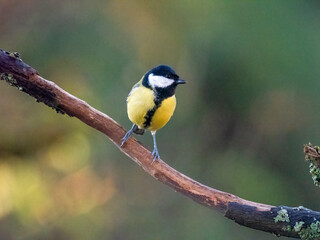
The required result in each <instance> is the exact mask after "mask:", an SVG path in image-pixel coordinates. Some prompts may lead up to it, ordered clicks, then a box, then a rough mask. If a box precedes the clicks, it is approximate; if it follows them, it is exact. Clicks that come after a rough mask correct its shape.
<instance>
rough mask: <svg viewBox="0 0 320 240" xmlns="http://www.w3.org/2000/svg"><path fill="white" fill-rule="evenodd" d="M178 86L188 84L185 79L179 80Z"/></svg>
mask: <svg viewBox="0 0 320 240" xmlns="http://www.w3.org/2000/svg"><path fill="white" fill-rule="evenodd" d="M176 83H177V84H185V83H187V82H186V81H185V80H183V79H179V80H178V81H176Z"/></svg>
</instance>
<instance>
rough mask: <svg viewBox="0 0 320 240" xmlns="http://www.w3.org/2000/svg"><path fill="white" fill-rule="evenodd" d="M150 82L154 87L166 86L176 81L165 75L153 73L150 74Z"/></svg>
mask: <svg viewBox="0 0 320 240" xmlns="http://www.w3.org/2000/svg"><path fill="white" fill-rule="evenodd" d="M148 78H149V84H150V85H151V87H152V88H156V87H157V88H166V87H168V86H170V85H171V84H173V83H174V80H173V79H170V78H166V77H163V76H157V75H153V73H151V74H149V77H148Z"/></svg>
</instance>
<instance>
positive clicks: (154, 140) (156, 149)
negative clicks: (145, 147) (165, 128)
mask: <svg viewBox="0 0 320 240" xmlns="http://www.w3.org/2000/svg"><path fill="white" fill-rule="evenodd" d="M151 134H152V137H153V152H152V156H153V160H152V163H153V162H154V161H156V160H158V159H160V155H159V152H158V148H157V141H156V131H151Z"/></svg>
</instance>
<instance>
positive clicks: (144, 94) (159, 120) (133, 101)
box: [127, 82, 176, 131]
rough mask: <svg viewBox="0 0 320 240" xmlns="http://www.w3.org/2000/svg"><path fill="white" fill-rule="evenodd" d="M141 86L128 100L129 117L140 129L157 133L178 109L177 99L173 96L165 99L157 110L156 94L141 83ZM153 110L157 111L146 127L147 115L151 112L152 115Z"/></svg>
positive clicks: (138, 86) (137, 86)
mask: <svg viewBox="0 0 320 240" xmlns="http://www.w3.org/2000/svg"><path fill="white" fill-rule="evenodd" d="M139 84H140V85H135V87H134V88H133V89H132V90H131V92H130V94H129V96H128V98H127V111H128V117H129V119H130V121H131V122H133V123H134V124H136V125H137V126H138V127H139V128H141V129H148V130H150V131H156V130H158V129H160V128H162V127H163V126H164V125H166V123H167V122H168V121H169V120H170V118H171V116H172V114H173V112H174V110H175V107H176V97H175V96H174V95H173V96H172V97H169V98H166V99H164V100H163V101H162V102H161V103H160V105H159V107H156V109H155V103H154V98H155V95H154V92H153V91H152V90H151V89H149V88H146V87H144V86H142V85H141V82H140V83H139ZM152 109H155V111H154V113H153V114H152V117H151V121H150V122H149V124H148V126H146V124H145V123H146V121H147V114H148V112H149V115H150V111H151V110H152ZM149 120H150V119H149Z"/></svg>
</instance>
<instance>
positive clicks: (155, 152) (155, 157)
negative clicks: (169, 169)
mask: <svg viewBox="0 0 320 240" xmlns="http://www.w3.org/2000/svg"><path fill="white" fill-rule="evenodd" d="M152 156H153V160H152V163H154V162H155V161H156V160H159V159H160V155H159V152H158V149H157V148H154V149H153V152H152ZM152 163H151V164H152Z"/></svg>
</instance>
